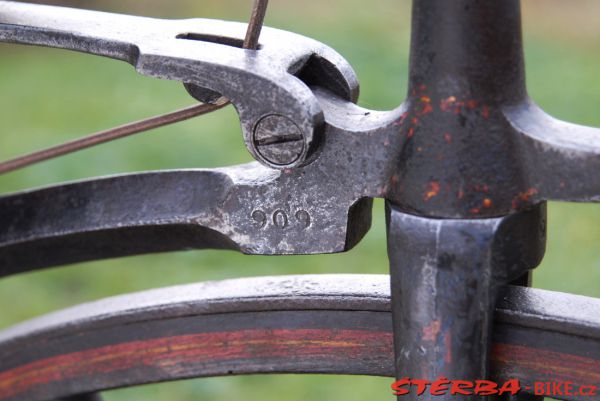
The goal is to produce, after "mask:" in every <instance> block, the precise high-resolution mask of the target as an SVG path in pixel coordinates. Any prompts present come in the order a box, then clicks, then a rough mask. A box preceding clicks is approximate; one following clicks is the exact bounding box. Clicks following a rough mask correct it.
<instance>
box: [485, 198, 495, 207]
mask: <svg viewBox="0 0 600 401" xmlns="http://www.w3.org/2000/svg"><path fill="white" fill-rule="evenodd" d="M492 204H493V202H492V200H491V199H490V198H485V199H484V200H483V207H485V208H490V207H492Z"/></svg>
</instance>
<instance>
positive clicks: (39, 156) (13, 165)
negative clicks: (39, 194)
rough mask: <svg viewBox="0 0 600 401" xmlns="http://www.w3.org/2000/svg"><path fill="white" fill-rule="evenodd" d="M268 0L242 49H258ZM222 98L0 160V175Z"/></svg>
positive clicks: (195, 111) (256, 11)
mask: <svg viewBox="0 0 600 401" xmlns="http://www.w3.org/2000/svg"><path fill="white" fill-rule="evenodd" d="M268 3H269V2H268V0H255V1H254V6H253V7H252V15H251V16H250V22H249V23H248V31H247V33H246V38H245V40H244V48H245V49H252V50H255V49H257V48H258V38H259V37H260V32H261V30H262V26H263V22H264V19H265V14H266V12H267V6H268ZM229 103H230V102H229V100H228V99H227V98H225V97H221V98H219V99H218V100H217V101H216V102H215V103H214V104H199V105H194V106H190V107H186V108H184V109H180V110H176V111H173V112H170V113H167V114H162V115H159V116H155V117H150V118H148V119H145V120H141V121H136V122H132V123H129V124H125V125H121V126H119V127H115V128H111V129H108V130H104V131H100V132H97V133H94V134H91V135H88V136H85V137H83V138H79V139H75V140H72V141H69V142H65V143H62V144H60V145H56V146H52V147H50V148H46V149H42V150H39V151H37V152H32V153H28V154H26V155H23V156H19V157H15V158H14V159H10V160H6V161H4V162H1V163H0V174H5V173H8V172H11V171H14V170H17V169H20V168H23V167H27V166H31V165H32V164H35V163H39V162H42V161H44V160H48V159H53V158H56V157H59V156H63V155H66V154H69V153H73V152H76V151H79V150H82V149H86V148H89V147H92V146H96V145H100V144H102V143H106V142H109V141H114V140H115V139H119V138H123V137H126V136H130V135H134V134H137V133H140V132H144V131H148V130H151V129H154V128H158V127H162V126H165V125H169V124H173V123H176V122H179V121H183V120H187V119H190V118H192V117H197V116H200V115H202V114H207V113H210V112H213V111H215V110H218V109H221V108H223V107H225V106H227V105H228V104H229Z"/></svg>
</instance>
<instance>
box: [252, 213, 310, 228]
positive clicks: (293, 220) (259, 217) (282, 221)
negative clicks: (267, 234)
mask: <svg viewBox="0 0 600 401" xmlns="http://www.w3.org/2000/svg"><path fill="white" fill-rule="evenodd" d="M252 219H253V220H254V221H255V222H256V226H257V227H258V228H265V227H267V226H268V225H273V226H274V227H277V228H281V229H284V228H287V227H289V226H290V225H292V224H293V225H300V226H301V227H302V228H303V229H305V228H308V227H310V224H311V218H310V214H308V212H307V211H306V210H298V211H297V212H296V213H294V215H293V216H290V215H289V214H288V213H287V212H286V211H285V210H281V209H277V210H275V211H274V212H273V213H272V214H270V215H267V213H265V212H263V211H262V210H255V211H253V212H252Z"/></svg>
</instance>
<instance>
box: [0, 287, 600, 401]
mask: <svg viewBox="0 0 600 401" xmlns="http://www.w3.org/2000/svg"><path fill="white" fill-rule="evenodd" d="M389 285H390V283H389V277H388V276H381V275H310V276H281V277H264V278H249V279H237V280H227V281H223V282H208V283H201V284H190V285H183V286H177V287H171V288H164V289H158V290H152V291H146V292H141V293H137V294H129V295H125V296H119V297H114V298H108V299H105V300H102V301H97V302H92V303H89V304H84V305H81V306H76V307H73V308H69V309H66V310H63V311H60V312H55V313H52V314H49V315H46V316H43V317H40V318H37V319H34V320H32V321H29V322H25V323H22V324H20V325H18V326H15V327H13V328H10V329H7V330H5V331H3V332H0V400H2V401H50V400H53V399H55V398H57V397H66V396H70V395H74V394H78V393H88V392H91V391H101V390H106V389H111V388H117V387H125V386H132V385H138V384H142V383H154V382H160V381H165V380H177V379H182V378H190V377H205V376H220V375H231V374H248V373H330V374H361V375H376V376H393V374H394V362H393V351H392V316H391V313H390V297H389ZM599 302H600V301H598V300H597V299H591V298H586V297H582V296H576V295H568V294H561V293H553V292H549V291H543V290H536V289H530V288H521V287H510V288H508V289H507V290H506V291H505V292H504V294H503V296H502V298H501V301H500V303H499V305H498V306H497V307H496V314H495V323H496V325H495V330H494V336H493V346H492V353H491V361H492V368H493V378H494V379H495V380H498V381H502V382H503V381H506V380H508V379H513V378H517V379H519V380H520V381H521V386H522V387H523V388H524V389H525V388H526V387H527V386H531V385H533V381H535V380H538V381H556V382H562V381H572V382H573V386H574V388H578V386H580V385H589V384H592V383H597V382H598V370H597V366H598V364H599V363H600V320H599V318H598V314H597V313H596V311H597V310H598V308H600V303H599ZM562 398H563V399H565V400H584V399H585V400H598V399H600V397H599V396H596V397H585V396H568V395H567V396H564V397H562Z"/></svg>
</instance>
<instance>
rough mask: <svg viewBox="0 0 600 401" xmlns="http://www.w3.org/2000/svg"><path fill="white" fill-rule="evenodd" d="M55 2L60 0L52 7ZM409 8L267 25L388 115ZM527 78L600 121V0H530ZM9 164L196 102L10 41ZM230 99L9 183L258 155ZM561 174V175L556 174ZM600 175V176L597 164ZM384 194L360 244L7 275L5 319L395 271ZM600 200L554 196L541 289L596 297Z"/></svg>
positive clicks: (293, 13) (344, 11)
mask: <svg viewBox="0 0 600 401" xmlns="http://www.w3.org/2000/svg"><path fill="white" fill-rule="evenodd" d="M55 3H57V2H55ZM63 3H68V4H71V5H73V6H77V7H85V8H95V9H100V10H107V11H120V12H126V13H133V14H143V15H149V16H161V17H170V18H187V17H208V18H221V19H233V20H239V21H245V20H247V17H248V14H249V10H250V7H251V1H250V0H246V1H241V0H222V1H213V0H206V1H189V0H178V1H169V2H165V1H158V0H153V1H139V0H138V1H133V0H121V1H117V0H113V1H69V2H63ZM409 15H410V5H409V4H408V2H406V1H399V0H371V1H369V2H366V1H359V0H329V1H327V2H323V1H318V0H304V1H291V0H271V4H270V7H269V11H268V14H267V20H266V23H267V24H268V25H270V26H275V27H278V28H282V29H286V30H290V31H295V32H298V33H301V34H304V35H307V36H311V37H313V38H316V39H318V40H320V41H322V42H324V43H326V44H328V45H330V46H332V47H334V48H335V49H337V50H338V51H339V52H340V53H341V54H342V55H343V56H345V57H346V58H347V59H348V60H349V61H350V63H351V64H352V65H353V66H354V68H355V69H356V71H357V73H358V76H359V78H360V81H361V88H362V91H361V92H362V93H361V100H360V104H361V105H363V106H366V107H369V108H375V109H390V108H393V107H395V106H396V105H397V104H399V103H400V102H401V100H402V99H403V97H404V93H405V92H406V76H407V62H408V37H409V33H410V27H409ZM523 15H524V35H525V46H526V60H527V74H528V86H529V91H530V94H531V95H532V97H533V98H534V99H535V100H536V101H537V102H538V103H539V104H540V105H541V106H542V107H543V108H545V109H546V110H547V111H548V112H550V113H551V114H553V115H555V116H557V117H559V118H562V119H566V120H570V121H574V122H577V123H581V124H587V125H594V126H600V111H599V110H600V2H597V1H595V0H573V1H570V2H564V1H560V0H524V4H523ZM0 57H1V62H0V88H1V90H2V97H1V98H0V121H1V122H2V124H1V129H2V135H0V159H5V158H8V157H12V156H16V155H19V154H21V153H24V152H27V151H32V150H35V149H38V148H41V147H44V146H48V145H52V144H55V143H58V142H61V141H64V140H67V139H71V138H75V137H77V136H79V135H81V134H85V133H90V132H93V131H96V130H99V129H103V128H107V127H111V126H114V125H118V124H122V123H125V122H129V121H131V120H136V119H140V118H143V117H147V116H151V115H153V114H157V113H162V112H166V111H170V110H172V109H175V108H177V107H181V106H184V105H188V104H191V103H193V100H192V99H191V98H189V97H188V96H187V95H186V93H185V91H184V90H183V89H182V87H181V85H179V84H177V83H173V82H165V81H158V80H155V79H150V78H145V77H141V76H138V75H136V73H135V72H134V70H133V69H132V68H131V67H130V66H129V65H126V64H124V63H119V62H115V61H112V60H107V59H101V58H98V57H91V56H86V55H81V54H76V53H69V52H65V51H59V50H51V49H40V48H27V47H17V46H10V45H0ZM250 160H251V157H250V155H249V154H248V152H247V151H246V150H245V147H244V145H243V142H242V138H241V135H240V129H239V125H238V121H237V118H236V115H235V113H234V111H233V109H232V108H228V109H226V110H222V111H219V112H217V113H214V114H212V115H209V116H205V117H201V118H198V119H194V120H191V121H187V122H184V123H180V124H177V125H173V126H170V127H166V128H162V129H159V130H156V131H152V132H149V133H145V134H142V135H140V136H135V137H132V138H128V139H123V140H120V141H117V142H113V143H110V144H106V145H103V146H100V147H97V148H94V149H92V150H86V151H83V152H80V153H78V154H75V155H71V156H67V157H63V158H60V159H57V160H54V161H50V162H46V163H43V164H39V165H37V166H34V167H31V168H27V169H25V170H22V171H19V172H15V173H11V174H7V175H4V176H0V192H2V193H6V192H11V191H17V190H20V189H24V188H29V187H36V186H40V185H45V184H49V183H56V182H61V181H65V180H72V179H78V178H84V177H91V176H97V175H106V174H114V173H122V172H131V171H140V170H149V169H173V168H186V167H215V166H222V165H228V164H235V163H242V162H246V161H250ZM548 173H549V174H551V173H552V172H548ZM599 174H600V172H599ZM382 209H383V208H382V202H380V201H378V202H376V206H375V209H374V224H373V228H372V229H371V232H370V233H369V235H368V236H367V237H366V238H365V239H364V240H363V241H362V242H361V243H360V244H359V245H358V246H357V247H356V248H355V249H354V250H352V251H351V252H349V253H347V254H341V255H322V256H310V257H303V256H300V257H257V256H253V257H249V256H242V255H238V254H235V253H232V252H217V251H201V252H184V253H171V254H161V255H151V256H139V257H129V258H122V259H117V260H110V261H101V262H93V263H85V264H82V265H75V266H68V267H62V268H58V269H52V270H48V271H44V272H39V273H34V274H25V275H21V276H17V277H11V278H7V279H3V280H2V281H0V305H2V306H1V311H0V326H1V327H6V326H8V325H11V324H14V323H16V322H18V321H21V320H23V319H27V318H31V317H34V316H37V315H39V314H42V313H46V312H48V311H51V310H54V309H58V308H62V307H65V306H69V305H72V304H76V303H80V302H84V301H88V300H94V299H98V298H102V297H106V296H110V295H114V294H121V293H125V292H131V291H136V290H144V289H148V288H153V287H158V286H168V285H174V284H180V283H188V282H195V281H205V280H215V279H223V278H230V277H240V276H259V275H280V274H302V273H387V257H386V253H385V235H384V221H383V210H382ZM598 244H600V205H578V204H559V203H551V204H550V205H549V241H548V252H547V256H546V258H545V260H544V262H543V264H542V266H540V267H539V268H538V269H537V270H536V272H535V275H534V286H535V287H540V288H545V289H550V290H555V291H564V292H572V293H578V294H584V295H588V296H595V297H600V247H599V246H598ZM390 383H391V380H390V379H387V378H367V377H340V376H293V375H289V376H260V377H258V376H250V377H228V378H215V379H203V380H191V381H186V382H182V383H171V384H162V385H153V386H144V387H139V388H135V389H126V390H118V391H112V392H108V393H106V394H105V399H106V400H108V401H121V400H123V401H124V400H136V399H138V400H142V399H144V400H146V399H148V400H161V401H162V400H165V401H166V400H170V401H188V400H204V399H211V400H215V401H218V400H226V399H227V400H228V399H232V398H237V397H240V396H243V398H244V399H246V400H248V401H254V400H263V401H268V400H279V399H285V400H290V401H291V400H307V399H323V400H324V399H332V400H333V399H345V400H349V401H351V400H377V399H380V400H386V399H387V400H392V399H393V398H392V396H391V391H390V390H389V385H390Z"/></svg>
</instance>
